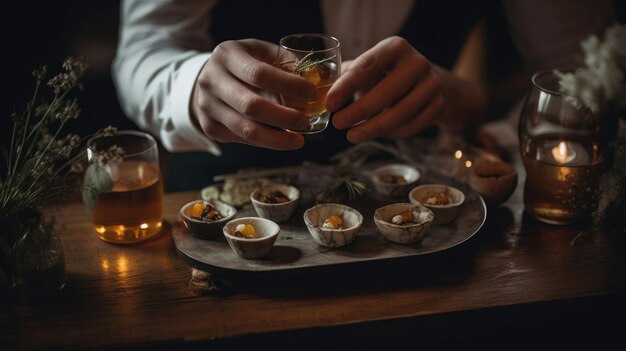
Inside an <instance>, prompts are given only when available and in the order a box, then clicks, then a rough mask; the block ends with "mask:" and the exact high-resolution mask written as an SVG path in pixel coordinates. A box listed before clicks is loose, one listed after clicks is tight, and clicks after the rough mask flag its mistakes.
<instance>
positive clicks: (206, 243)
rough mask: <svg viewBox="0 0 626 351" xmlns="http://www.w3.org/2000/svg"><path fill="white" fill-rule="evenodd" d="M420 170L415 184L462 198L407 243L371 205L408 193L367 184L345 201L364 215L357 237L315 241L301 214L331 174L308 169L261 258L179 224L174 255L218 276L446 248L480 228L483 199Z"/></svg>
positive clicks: (367, 175)
mask: <svg viewBox="0 0 626 351" xmlns="http://www.w3.org/2000/svg"><path fill="white" fill-rule="evenodd" d="M424 173H425V174H424V175H423V177H422V179H421V180H420V182H419V183H420V184H430V183H439V184H448V185H451V186H454V187H456V188H458V189H460V190H461V191H463V192H464V194H465V202H464V204H463V205H462V207H461V209H460V212H459V214H458V217H457V218H456V220H454V221H453V222H452V223H449V224H445V225H433V226H431V228H430V229H429V230H428V232H427V233H426V234H425V235H424V238H423V239H422V240H421V241H420V242H418V243H415V244H412V245H401V244H394V243H392V242H390V241H388V240H387V239H385V237H384V236H383V235H382V234H381V233H380V231H379V230H378V229H377V227H376V225H375V223H374V219H373V217H374V211H375V210H376V208H378V207H381V206H384V205H387V204H390V203H396V202H408V196H404V197H388V196H384V195H382V194H380V193H377V192H376V191H375V190H374V188H373V187H372V186H370V189H371V190H370V191H369V192H368V193H366V195H364V196H363V197H361V198H360V199H359V200H357V201H353V202H348V203H346V204H347V205H348V206H351V207H353V208H355V209H357V210H358V211H360V212H361V214H362V215H363V224H362V226H361V228H360V230H359V232H358V236H357V239H356V240H355V241H354V242H353V243H351V244H350V245H347V246H344V247H341V248H334V249H331V248H327V247H323V246H320V245H318V244H317V243H316V242H315V241H314V240H313V238H312V237H311V234H310V233H309V231H308V230H307V227H306V225H305V223H304V220H303V213H304V211H305V210H306V209H308V208H310V207H312V206H313V205H314V197H315V196H314V195H315V192H316V190H315V189H319V186H320V184H323V182H324V179H330V178H328V174H326V175H324V174H321V173H318V174H315V173H314V172H310V171H307V172H306V173H304V174H301V175H300V176H299V178H298V182H297V184H295V185H296V186H297V187H298V188H299V189H300V190H301V192H302V198H301V200H300V203H299V205H298V209H297V210H296V212H295V214H294V215H293V216H292V217H291V218H290V219H289V220H288V221H286V222H284V223H281V224H280V233H279V236H278V239H277V240H276V243H275V245H274V247H273V249H272V251H271V252H270V254H269V256H267V257H266V258H263V259H254V260H246V259H242V258H240V257H239V256H237V255H236V254H235V253H234V252H233V251H232V250H231V249H230V247H229V246H228V243H227V242H226V239H225V238H224V237H223V236H220V237H218V238H215V239H211V240H203V239H198V238H195V237H193V236H192V235H190V234H189V233H188V232H187V229H186V228H185V226H184V225H183V224H182V223H181V222H178V223H176V224H174V226H173V229H172V236H173V238H174V242H175V245H176V249H177V251H178V253H179V255H180V256H181V257H182V258H183V259H185V260H186V261H187V262H188V263H189V264H191V265H192V266H194V267H196V268H199V269H202V270H206V271H209V272H220V273H222V274H227V273H229V272H232V273H235V272H238V273H246V272H249V273H254V272H256V273H259V272H267V271H283V270H298V269H306V268H314V267H321V266H332V265H344V264H355V263H357V264H358V263H359V262H371V261H384V260H393V259H398V258H405V257H411V256H419V255H428V254H433V253H436V252H441V251H445V250H448V249H450V248H452V247H455V246H457V245H460V244H462V243H463V242H465V241H467V240H468V239H470V238H471V237H472V236H473V235H475V234H476V233H477V232H478V231H479V230H480V228H481V227H482V226H483V224H484V222H485V220H486V217H487V208H486V206H485V202H484V201H483V199H482V197H481V196H480V195H479V194H478V193H476V192H475V191H473V190H472V189H471V188H470V187H469V186H468V185H467V184H463V183H459V182H456V181H455V180H453V179H451V178H447V177H445V176H442V175H440V174H438V173H436V172H434V171H426V172H424ZM361 178H362V179H366V180H369V179H371V178H372V174H371V172H369V171H367V170H364V171H363V173H362V174H361ZM370 185H371V184H370ZM248 216H256V213H255V212H254V209H253V207H252V205H251V204H247V205H245V206H243V207H242V208H240V209H239V210H238V212H237V214H236V216H235V218H240V217H248Z"/></svg>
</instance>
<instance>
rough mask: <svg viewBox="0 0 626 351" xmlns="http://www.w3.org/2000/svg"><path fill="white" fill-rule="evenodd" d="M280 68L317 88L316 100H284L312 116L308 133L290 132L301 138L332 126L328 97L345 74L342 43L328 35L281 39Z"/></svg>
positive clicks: (282, 100)
mask: <svg viewBox="0 0 626 351" xmlns="http://www.w3.org/2000/svg"><path fill="white" fill-rule="evenodd" d="M276 66H277V67H279V68H281V69H282V70H285V71H287V72H290V73H293V74H297V75H299V76H301V77H303V78H305V79H307V80H308V81H310V82H311V83H313V84H315V86H316V87H317V97H316V98H315V99H313V100H305V99H297V98H294V97H291V96H287V95H282V94H281V96H280V100H281V103H282V104H283V105H284V106H287V107H291V108H294V109H296V110H299V111H302V112H304V113H305V114H306V115H307V116H309V126H308V127H307V128H306V129H305V130H290V131H292V132H297V133H300V134H315V133H319V132H321V131H323V130H324V129H326V127H327V126H328V121H329V119H330V112H329V111H328V110H327V109H326V94H327V93H328V91H329V90H330V87H331V86H332V85H333V83H334V82H335V81H336V80H337V78H338V77H339V75H340V74H341V50H340V44H339V40H337V39H336V38H334V37H331V36H328V35H324V34H315V33H309V34H292V35H288V36H285V37H283V38H282V39H280V47H279V49H278V57H277V60H276Z"/></svg>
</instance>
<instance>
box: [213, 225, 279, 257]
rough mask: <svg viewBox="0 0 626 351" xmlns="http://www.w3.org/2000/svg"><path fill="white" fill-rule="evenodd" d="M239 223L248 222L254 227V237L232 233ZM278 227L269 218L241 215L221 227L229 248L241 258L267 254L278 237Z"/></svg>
mask: <svg viewBox="0 0 626 351" xmlns="http://www.w3.org/2000/svg"><path fill="white" fill-rule="evenodd" d="M239 224H250V225H252V226H253V227H254V230H255V235H256V236H257V237H256V238H254V239H246V238H240V237H237V236H235V235H234V233H235V231H236V230H237V226H238V225H239ZM279 232H280V227H279V226H278V224H276V223H274V222H272V221H270V220H269V219H265V218H259V217H242V218H237V219H233V220H232V221H230V222H228V223H226V225H225V226H224V228H223V233H224V237H226V241H227V242H228V245H230V248H231V249H233V251H234V252H235V253H236V254H237V255H238V256H239V257H241V258H245V259H255V258H261V257H265V256H267V255H268V254H269V253H270V251H272V248H273V247H274V243H275V242H276V238H278V233H279Z"/></svg>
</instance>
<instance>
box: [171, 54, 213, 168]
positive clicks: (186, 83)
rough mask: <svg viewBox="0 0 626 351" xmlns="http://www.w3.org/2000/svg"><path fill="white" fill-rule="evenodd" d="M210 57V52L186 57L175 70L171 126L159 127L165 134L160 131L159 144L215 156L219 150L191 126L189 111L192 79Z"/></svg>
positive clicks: (175, 150) (182, 150)
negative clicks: (176, 72) (204, 152)
mask: <svg viewBox="0 0 626 351" xmlns="http://www.w3.org/2000/svg"><path fill="white" fill-rule="evenodd" d="M210 57H211V54H210V53H202V54H198V55H196V56H194V57H192V58H190V59H189V60H186V61H185V62H184V63H183V64H182V65H181V66H180V68H179V70H178V75H177V76H176V81H175V82H174V84H173V85H172V91H171V93H170V99H169V100H170V109H169V110H170V111H169V113H170V116H171V121H172V124H173V126H172V128H164V129H162V130H161V133H162V134H166V135H161V140H162V142H163V146H164V147H165V148H166V149H168V150H170V151H174V152H179V151H180V152H184V151H208V152H210V153H212V154H213V155H216V156H219V155H221V154H222V150H221V148H220V147H219V145H218V143H217V142H215V141H213V140H211V139H209V138H208V137H207V136H206V135H205V134H204V133H203V132H202V131H201V130H199V129H198V128H197V127H196V126H195V124H194V123H193V121H192V120H191V114H190V111H189V110H190V108H189V106H190V101H191V94H192V92H193V88H194V86H195V83H196V79H197V78H198V74H200V71H201V70H202V67H204V65H205V64H206V62H207V61H208V60H209V58H210Z"/></svg>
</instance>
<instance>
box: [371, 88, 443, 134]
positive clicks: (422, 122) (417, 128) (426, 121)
mask: <svg viewBox="0 0 626 351" xmlns="http://www.w3.org/2000/svg"><path fill="white" fill-rule="evenodd" d="M444 105H445V102H444V99H443V97H442V96H437V97H435V98H434V99H432V100H431V101H430V102H429V103H428V105H427V106H426V107H425V108H424V109H423V110H422V111H421V112H420V113H419V115H417V116H415V117H414V118H412V119H411V121H410V123H409V124H408V125H406V126H405V127H404V128H394V129H392V130H390V131H389V132H387V133H386V134H385V135H383V137H385V138H387V139H402V138H407V137H410V136H413V135H415V134H417V133H419V132H421V131H422V130H424V129H426V128H427V127H429V126H430V125H432V124H434V121H435V120H436V119H437V118H438V117H439V116H441V114H442V113H443V109H444Z"/></svg>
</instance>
